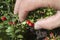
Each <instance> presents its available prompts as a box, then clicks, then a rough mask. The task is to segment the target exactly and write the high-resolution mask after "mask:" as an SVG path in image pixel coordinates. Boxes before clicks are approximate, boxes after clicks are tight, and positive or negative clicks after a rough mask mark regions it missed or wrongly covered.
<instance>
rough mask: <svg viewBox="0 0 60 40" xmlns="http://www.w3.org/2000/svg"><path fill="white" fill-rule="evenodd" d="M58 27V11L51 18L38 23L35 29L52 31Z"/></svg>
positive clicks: (59, 22) (59, 24) (59, 20)
mask: <svg viewBox="0 0 60 40" xmlns="http://www.w3.org/2000/svg"><path fill="white" fill-rule="evenodd" d="M58 26H60V11H57V13H56V14H55V15H53V16H51V17H48V18H45V19H42V20H39V21H37V22H36V23H35V25H34V28H35V29H41V28H43V29H48V30H52V29H54V28H57V27H58Z"/></svg>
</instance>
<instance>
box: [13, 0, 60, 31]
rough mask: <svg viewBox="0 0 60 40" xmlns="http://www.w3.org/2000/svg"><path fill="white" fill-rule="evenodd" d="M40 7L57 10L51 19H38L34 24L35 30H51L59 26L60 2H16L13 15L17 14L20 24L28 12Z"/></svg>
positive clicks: (33, 0)
mask: <svg viewBox="0 0 60 40" xmlns="http://www.w3.org/2000/svg"><path fill="white" fill-rule="evenodd" d="M41 7H51V8H55V9H57V13H56V14H55V15H53V16H51V17H48V18H44V19H40V20H39V21H37V22H36V23H35V24H34V28H35V29H41V28H43V29H48V30H52V29H54V28H57V27H58V26H60V14H59V13H60V11H59V10H60V0H16V3H15V8H14V14H18V16H19V20H20V21H21V22H22V21H23V20H24V19H25V18H26V16H27V15H28V12H29V11H32V10H34V9H37V8H41Z"/></svg>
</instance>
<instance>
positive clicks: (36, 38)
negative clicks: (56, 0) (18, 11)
mask: <svg viewBox="0 0 60 40" xmlns="http://www.w3.org/2000/svg"><path fill="white" fill-rule="evenodd" d="M14 4H15V0H0V40H60V36H59V35H60V28H57V29H53V30H46V29H39V30H35V29H34V23H35V22H36V21H37V20H39V19H43V18H45V17H48V16H52V15H54V14H55V13H56V10H54V9H53V8H38V9H36V10H33V11H30V12H29V15H28V16H27V18H26V19H25V20H24V21H23V22H22V23H21V22H20V21H19V17H18V15H14V14H13V8H14Z"/></svg>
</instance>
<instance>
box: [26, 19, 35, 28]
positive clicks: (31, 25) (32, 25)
mask: <svg viewBox="0 0 60 40" xmlns="http://www.w3.org/2000/svg"><path fill="white" fill-rule="evenodd" d="M26 24H27V25H29V26H30V27H34V23H32V22H31V21H30V20H27V21H26Z"/></svg>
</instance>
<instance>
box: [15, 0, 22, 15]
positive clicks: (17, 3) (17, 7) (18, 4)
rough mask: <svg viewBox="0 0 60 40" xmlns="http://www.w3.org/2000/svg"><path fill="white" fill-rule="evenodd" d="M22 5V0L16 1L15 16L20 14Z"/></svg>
mask: <svg viewBox="0 0 60 40" xmlns="http://www.w3.org/2000/svg"><path fill="white" fill-rule="evenodd" d="M20 3H21V0H16V3H15V7H14V14H17V13H18V10H19V6H20Z"/></svg>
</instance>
